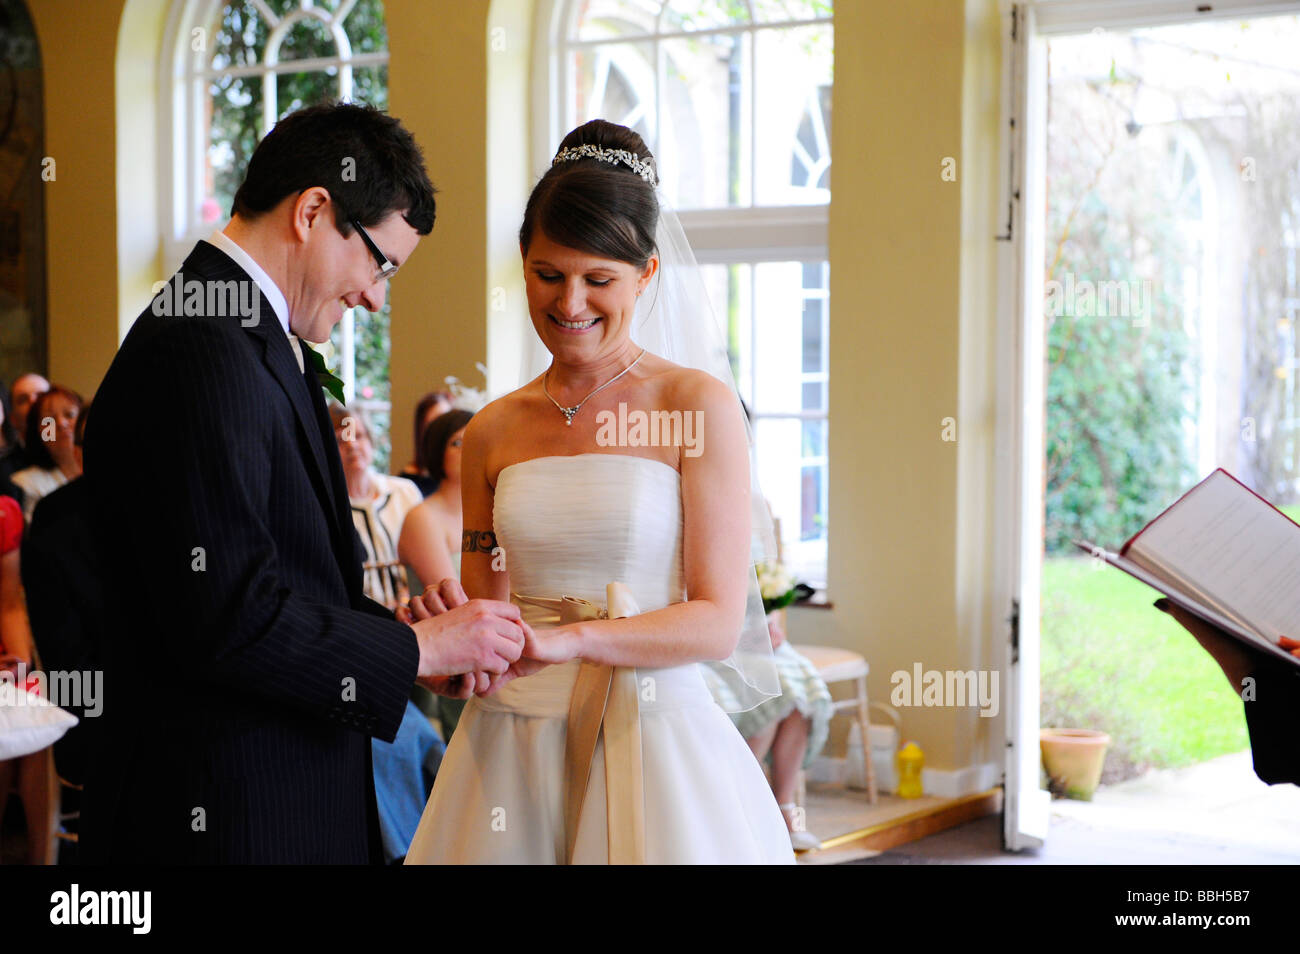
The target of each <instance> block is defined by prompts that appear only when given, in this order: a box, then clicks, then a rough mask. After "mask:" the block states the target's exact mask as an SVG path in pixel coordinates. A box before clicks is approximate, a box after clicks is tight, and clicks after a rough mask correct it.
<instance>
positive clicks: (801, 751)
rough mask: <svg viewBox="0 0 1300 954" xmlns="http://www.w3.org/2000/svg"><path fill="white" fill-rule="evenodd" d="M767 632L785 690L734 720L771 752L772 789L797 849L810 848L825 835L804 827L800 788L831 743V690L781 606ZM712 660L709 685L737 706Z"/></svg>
mask: <svg viewBox="0 0 1300 954" xmlns="http://www.w3.org/2000/svg"><path fill="white" fill-rule="evenodd" d="M767 632H768V635H769V636H770V637H771V640H772V657H773V660H774V661H775V662H776V673H777V677H778V679H779V680H780V684H781V694H780V695H779V696H773V697H772V698H771V699H767V700H765V701H764V702H762V703H760V704H759V705H757V706H755V707H754V708H752V709H749V710H746V711H744V712H734V711H733V712H731V713H730V715H731V721H732V722H733V723H735V726H736V729H737V730H738V731H739V732H740V734H741V735H743V736H744V737H745V741H746V742H748V743H749V747H750V749H752V750H753V752H754V755H755V757H756V758H757V759H758V760H759V762H762V761H764V760H765V759H766V758H767V757H768V756H769V754H770V755H771V780H772V793H773V794H774V795H775V796H776V801H777V805H778V806H779V807H780V809H781V814H782V815H783V816H785V824H786V827H787V828H788V829H789V830H790V844H791V845H792V846H793V847H794V849H795V850H796V851H807V850H810V849H813V848H816V847H817V846H819V845H820V844H821V839H819V838H818V837H817V836H815V835H813V834H812V833H811V832H808V831H804V830H802V829H801V827H800V825H799V822H800V821H801V819H800V817H799V814H798V806H797V805H796V804H795V790H796V788H797V787H798V785H799V771H800V770H801V769H804V768H807V767H808V765H809V763H811V762H812V760H813V759H815V758H816V757H817V755H818V753H820V752H821V750H822V746H823V745H825V744H826V735H827V732H828V730H829V728H830V721H831V693H830V690H829V689H828V688H826V683H825V682H824V681H823V680H822V678H821V676H819V675H817V670H816V669H815V668H814V667H813V664H812V663H811V662H809V661H808V659H807V658H805V657H804V656H801V655H800V654H799V653H798V652H797V651H795V649H794V648H793V647H792V646H791V645H790V644H789V643H788V642H786V638H785V637H786V634H785V629H784V627H783V625H782V619H781V614H780V613H779V612H776V613H769V614H768V617H767ZM711 665H713V664H706V666H705V667H704V673H705V681H706V682H707V683H708V684H709V689H710V690H711V691H712V692H713V695H714V698H715V700H717V701H718V703H719V704H720V705H722V706H723V708H729V709H734V708H735V706H734V705H730V706H729V705H728V701H727V699H725V698H723V696H724V695H725V694H727V693H729V692H730V690H729V689H728V688H727V685H726V683H725V682H724V681H723V680H721V679H717V678H713V676H712V672H711V670H710V668H709V666H711Z"/></svg>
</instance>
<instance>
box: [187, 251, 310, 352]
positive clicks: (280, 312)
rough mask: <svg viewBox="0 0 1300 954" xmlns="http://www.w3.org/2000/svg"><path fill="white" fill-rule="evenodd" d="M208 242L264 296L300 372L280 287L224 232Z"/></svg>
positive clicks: (297, 346) (295, 341) (298, 347)
mask: <svg viewBox="0 0 1300 954" xmlns="http://www.w3.org/2000/svg"><path fill="white" fill-rule="evenodd" d="M208 242H209V243H211V244H212V245H215V246H216V247H217V248H219V249H221V251H223V252H225V253H226V254H227V255H229V256H230V257H231V258H232V259H234V261H235V264H236V265H238V266H239V267H240V268H242V269H243V270H244V271H246V272H248V274H249V276H250V277H251V278H252V279H253V281H254V282H256V283H257V287H258V288H259V289H261V292H262V294H263V295H265V296H266V300H267V301H269V302H270V303H271V310H272V311H274V312H275V317H276V318H278V319H279V320H280V327H282V328H283V329H284V333H285V334H286V335H288V336H289V347H290V349H291V350H292V351H293V356H294V357H295V358H297V359H298V370H299V371H302V370H303V369H304V367H305V366H304V364H303V357H302V347H303V346H302V345H300V344H299V343H298V337H297V335H295V334H294V333H293V332H292V331H290V330H289V302H288V301H287V300H286V299H285V297H284V292H282V291H280V286H279V285H277V284H276V283H275V282H273V281H271V276H270V275H268V274H266V269H264V268H262V266H261V265H259V264H257V262H256V261H254V260H253V256H251V255H249V254H248V253H247V252H245V251H244V250H243V249H242V248H240V247H239V246H238V245H236V244H235V240H234V239H232V238H231V237H230V236H229V235H227V234H226V233H225V232H222V231H221V230H220V229H218V230H217V231H215V232H213V233H212V235H211V236H210V237H209V238H208Z"/></svg>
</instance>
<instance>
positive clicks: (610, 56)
mask: <svg viewBox="0 0 1300 954" xmlns="http://www.w3.org/2000/svg"><path fill="white" fill-rule="evenodd" d="M571 56H572V59H571V64H570V65H571V68H572V71H573V79H574V83H573V89H572V90H570V94H569V95H570V100H569V115H570V116H573V117H574V122H573V125H574V126H580V125H582V124H583V123H585V122H587V121H588V120H590V119H608V120H609V121H610V122H613V123H618V124H620V125H622V126H627V127H629V128H630V129H634V130H636V131H637V132H638V133H640V134H641V137H642V138H643V139H645V141H646V143H647V145H649V146H650V148H651V150H652V151H654V149H655V145H654V130H653V124H654V90H655V70H654V47H653V46H652V45H651V44H649V43H611V44H608V45H601V46H593V47H584V48H582V49H579V50H575V51H574V52H573V53H572V55H571ZM656 155H657V153H656Z"/></svg>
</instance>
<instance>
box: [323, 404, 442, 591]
mask: <svg viewBox="0 0 1300 954" xmlns="http://www.w3.org/2000/svg"><path fill="white" fill-rule="evenodd" d="M330 418H331V419H332V420H333V421H334V436H335V438H337V440H338V444H339V455H340V456H341V457H342V458H343V476H344V477H345V478H346V479H347V482H348V499H349V500H350V501H351V503H352V522H353V523H354V524H356V528H357V533H358V534H359V535H360V537H361V545H362V546H363V547H364V548H365V551H366V554H365V561H364V562H365V567H366V571H365V593H366V596H368V597H370V598H371V599H372V600H374V601H375V602H376V603H382V604H384V606H386V607H388V608H389V609H392V610H395V609H397V607H398V606H400V605H401V604H403V603H405V602H406V601H407V600H409V599H410V596H411V594H410V592H409V591H408V589H407V583H406V570H405V568H404V567H402V565H401V564H400V563H399V562H398V557H397V537H398V534H399V533H401V530H402V521H403V520H405V519H406V515H407V513H408V512H409V511H410V510H411V508H412V507H414V506H416V505H417V504H419V503H420V501H421V499H423V498H422V496H421V494H420V491H419V488H417V487H416V486H415V484H413V483H412V482H411V481H409V480H407V479H406V478H404V477H389V476H388V475H387V474H380V473H376V472H375V470H374V467H373V466H372V464H373V463H374V459H375V445H374V439H373V437H372V435H371V430H370V421H369V419H368V418H367V417H366V415H365V414H364V413H363V412H361V411H359V410H348V409H347V408H345V407H344V406H343V405H341V404H331V405H330ZM449 575H450V574H449Z"/></svg>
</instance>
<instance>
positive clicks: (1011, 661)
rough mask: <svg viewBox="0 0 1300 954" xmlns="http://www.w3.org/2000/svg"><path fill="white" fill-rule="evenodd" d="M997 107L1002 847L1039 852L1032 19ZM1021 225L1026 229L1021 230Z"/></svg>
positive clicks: (1024, 15)
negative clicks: (1003, 568)
mask: <svg viewBox="0 0 1300 954" xmlns="http://www.w3.org/2000/svg"><path fill="white" fill-rule="evenodd" d="M1004 35H1005V38H1006V45H1005V47H1004V50H1005V53H1004V63H1006V70H1005V72H1006V76H1007V79H1006V81H1005V83H1004V94H1003V102H1004V104H1005V111H1006V114H1007V123H1006V125H1005V131H1004V142H1005V146H1006V148H1005V150H1004V155H1005V156H1006V157H1007V160H1008V165H1007V169H1008V173H1009V175H1008V181H1009V185H1008V191H1009V195H1008V198H1007V201H1008V223H1007V225H1008V229H1007V234H1005V235H1003V236H999V238H1001V239H1003V248H1002V253H1001V259H1000V268H1001V270H1002V279H1003V280H1002V283H1001V287H1002V288H1003V289H1004V297H1003V300H1002V305H1001V307H1000V324H1001V325H1002V330H1003V332H1004V334H1002V335H1001V336H1000V337H1001V340H1002V341H1004V342H1014V343H1015V345H1014V348H1006V349H1002V350H1003V352H1004V354H1003V357H1002V359H1001V360H1002V362H1003V363H1002V368H1001V370H1002V372H1003V373H1002V374H1000V375H999V377H1000V381H1001V384H1000V390H1001V394H1000V403H1001V406H1002V408H1004V409H1005V410H1006V411H1007V413H1004V414H1000V415H999V417H1000V419H1001V424H1000V426H1001V427H1002V429H1003V430H1002V434H1001V435H1000V437H1001V446H1002V447H1003V448H1005V449H1006V450H1007V453H1005V454H1004V455H1003V456H1002V463H1001V467H1002V468H1003V474H1004V481H1003V486H1004V487H1006V488H1007V489H1008V491H1009V495H1008V496H1007V497H1004V498H1003V513H1004V514H1006V516H1007V518H1008V519H1007V524H1006V527H1007V535H1006V537H1005V538H1004V539H1005V541H1006V543H1005V546H1006V551H1007V556H1008V557H1009V558H1010V559H1009V563H1010V568H1009V569H1010V572H1009V580H1008V583H1009V589H1010V595H1011V606H1010V607H1009V616H1008V619H1009V623H1010V625H1009V627H1008V640H1007V656H1006V668H1005V669H1004V672H1006V674H1007V676H1008V678H1007V719H1006V729H1007V746H1006V776H1005V786H1004V800H1003V847H1005V848H1006V849H1007V850H1008V851H1020V850H1022V849H1025V848H1037V847H1039V846H1041V845H1042V844H1043V842H1044V840H1045V839H1046V838H1047V824H1048V816H1049V813H1050V807H1051V796H1050V795H1049V794H1048V793H1047V792H1046V791H1044V790H1043V789H1041V788H1040V787H1039V783H1038V779H1039V763H1040V756H1039V748H1038V721H1039V714H1038V676H1039V652H1038V650H1039V618H1040V617H1039V588H1040V580H1041V575H1042V554H1043V479H1044V477H1043V473H1044V470H1043V441H1044V431H1043V429H1044V424H1045V414H1044V403H1043V402H1044V396H1045V393H1046V392H1045V390H1044V388H1045V382H1044V380H1043V361H1044V355H1045V352H1044V341H1043V333H1044V323H1043V319H1042V312H1043V307H1042V302H1043V264H1042V263H1043V228H1042V223H1043V221H1044V218H1043V217H1044V212H1045V205H1044V202H1045V197H1044V191H1043V190H1044V184H1045V179H1044V175H1043V166H1044V163H1045V161H1046V139H1045V131H1046V125H1047V123H1046V98H1047V75H1046V49H1045V46H1044V43H1043V41H1042V39H1041V38H1039V37H1038V36H1037V33H1036V31H1035V24H1034V10H1033V7H1032V6H1031V5H1029V4H1022V3H1013V4H1010V5H1009V6H1008V8H1007V11H1006V18H1005V34H1004ZM1027 224H1028V227H1026V225H1027Z"/></svg>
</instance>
